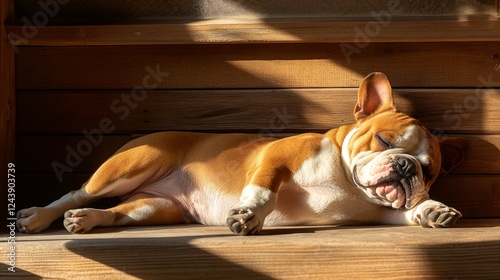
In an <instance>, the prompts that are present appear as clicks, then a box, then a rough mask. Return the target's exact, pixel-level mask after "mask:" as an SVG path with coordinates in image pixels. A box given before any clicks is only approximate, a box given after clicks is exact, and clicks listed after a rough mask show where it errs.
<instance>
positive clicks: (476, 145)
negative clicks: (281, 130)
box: [16, 131, 500, 187]
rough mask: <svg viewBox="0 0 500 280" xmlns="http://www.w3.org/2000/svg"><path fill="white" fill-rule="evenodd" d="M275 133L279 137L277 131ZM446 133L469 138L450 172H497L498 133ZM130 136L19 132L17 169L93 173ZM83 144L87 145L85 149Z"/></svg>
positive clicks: (499, 157) (499, 164)
mask: <svg viewBox="0 0 500 280" xmlns="http://www.w3.org/2000/svg"><path fill="white" fill-rule="evenodd" d="M275 136H277V137H281V134H277V135H275ZM450 136H453V137H462V138H464V139H466V140H467V141H469V147H468V150H467V152H466V157H465V159H464V161H463V162H462V163H461V164H460V165H459V166H458V167H457V168H456V169H454V170H453V171H452V173H454V174H499V173H500V135H450ZM131 139H132V137H131V136H126V135H103V136H100V135H99V133H98V132H97V131H93V132H92V133H89V134H88V135H83V134H82V135H81V136H77V135H75V136H73V135H19V136H18V137H17V139H16V141H17V143H16V144H17V146H18V150H17V157H16V158H17V160H16V164H17V169H18V170H19V171H20V172H30V173H47V172H48V173H50V172H54V167H53V165H54V164H62V165H65V166H67V167H68V168H70V169H72V173H73V172H74V173H88V172H94V171H95V170H97V168H98V167H99V166H100V165H101V164H102V163H103V162H104V161H105V160H106V159H107V158H108V157H109V156H111V155H112V154H113V153H115V152H116V151H117V150H118V149H119V148H120V147H121V146H122V145H124V144H125V143H127V142H128V141H130V140H131ZM94 143H95V144H94ZM86 147H90V149H89V150H88V152H87V150H86V149H87V148H86ZM73 165H74V167H72V166H73ZM499 187H500V186H499Z"/></svg>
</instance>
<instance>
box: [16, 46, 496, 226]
mask: <svg viewBox="0 0 500 280" xmlns="http://www.w3.org/2000/svg"><path fill="white" fill-rule="evenodd" d="M372 71H383V72H385V73H386V74H387V75H388V77H389V79H390V80H391V83H392V85H393V87H394V88H395V92H396V105H397V106H398V108H399V109H400V110H401V111H404V112H406V113H408V114H410V115H413V116H414V117H417V118H419V119H420V120H421V121H422V122H423V123H424V124H426V125H427V126H429V127H430V128H431V130H433V132H435V133H436V134H443V133H445V134H447V135H452V136H460V137H465V138H467V139H469V140H470V148H469V151H468V153H467V156H466V158H465V160H464V162H463V164H462V165H461V166H460V167H459V168H458V169H456V170H455V171H454V172H453V173H452V174H450V175H448V176H446V177H443V178H440V179H439V180H438V181H437V182H436V184H435V186H434V188H433V189H432V192H431V195H432V196H433V197H434V198H436V199H439V200H441V201H443V202H445V203H449V204H450V205H452V206H455V207H456V208H458V209H460V210H461V211H462V212H463V214H464V215H465V216H466V217H500V175H499V174H500V152H499V147H500V109H499V108H500V42H474V43H451V42H449V43H446V42H443V43H371V44H368V45H367V46H366V47H364V48H363V49H360V51H359V53H354V54H352V55H351V56H350V57H349V59H347V58H346V56H345V55H344V53H343V52H342V47H341V44H337V43H331V44H318V43H303V44H224V45H222V44H221V45H218V44H211V45H203V44H201V45H182V46H181V45H165V46H87V47H32V46H28V47H21V48H20V51H19V53H18V54H17V56H16V77H17V78H16V87H17V99H18V100H17V102H18V123H17V163H18V170H19V173H21V174H22V175H20V176H19V179H18V181H19V183H18V184H19V192H20V194H19V195H20V196H22V200H21V199H20V200H19V201H20V202H21V201H22V203H21V204H22V205H20V207H21V206H22V207H25V206H32V205H40V206H41V205H43V204H46V203H48V202H50V201H51V200H54V199H55V198H57V197H58V196H60V195H62V194H64V193H65V192H67V191H69V190H71V189H74V188H78V187H79V186H80V185H81V184H82V183H83V182H84V181H85V180H86V179H87V177H88V175H89V174H90V173H91V172H92V171H93V170H95V169H96V168H97V167H98V166H99V164H101V163H102V162H103V161H104V160H105V159H106V158H107V157H108V156H109V155H111V154H112V153H113V152H114V151H115V150H116V149H118V148H119V147H120V146H121V145H122V144H124V143H125V142H127V141H128V140H130V139H131V138H132V137H134V136H136V135H140V134H145V133H150V132H155V131H163V130H182V131H204V132H246V133H260V134H263V135H269V136H278V137H279V136H282V135H284V134H293V133H300V132H305V131H317V132H323V131H326V130H327V129H329V128H332V127H335V126H338V125H342V124H347V123H350V122H352V121H353V117H352V108H353V106H354V103H355V100H356V88H357V86H358V84H359V82H360V81H361V79H362V78H363V77H364V76H365V75H367V74H368V73H370V72H372ZM54 166H57V167H58V169H59V170H61V168H62V169H64V171H65V172H64V174H62V173H60V174H59V175H57V174H56V172H54Z"/></svg>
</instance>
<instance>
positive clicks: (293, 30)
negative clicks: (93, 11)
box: [8, 15, 500, 46]
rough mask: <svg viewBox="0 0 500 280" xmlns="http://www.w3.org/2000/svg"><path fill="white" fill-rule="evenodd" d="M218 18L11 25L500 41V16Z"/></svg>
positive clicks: (202, 39)
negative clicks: (99, 23) (470, 17)
mask: <svg viewBox="0 0 500 280" xmlns="http://www.w3.org/2000/svg"><path fill="white" fill-rule="evenodd" d="M343 20H344V21H342V19H339V18H337V19H328V18H320V19H303V18H300V19H274V20H273V19H269V20H266V19H237V18H234V19H213V20H198V21H196V20H194V21H189V20H187V21H186V20H185V21H181V22H167V23H161V24H155V23H150V24H147V23H146V24H144V23H143V24H141V23H139V24H133V23H132V24H130V23H129V24H118V25H114V24H108V25H95V24H94V25H85V24H84V25H62V24H60V25H55V26H50V25H49V26H34V27H32V28H34V29H36V36H30V35H31V34H32V32H33V31H30V32H28V31H26V30H27V28H26V27H25V25H10V26H8V32H10V33H12V34H17V35H18V36H15V37H13V38H14V39H13V40H12V41H11V42H12V43H13V44H14V45H19V46H88V45H92V46H95V45H157V44H196V43H204V44H206V43H297V42H322V43H326V42H327V43H333V42H335V43H339V42H351V43H354V42H356V43H359V45H362V44H364V43H370V42H372V43H373V42H471V41H482V42H484V41H499V40H500V20H498V19H496V18H494V17H491V16H488V17H482V18H479V19H471V20H468V19H456V18H441V19H440V18H439V17H434V18H423V17H417V18H415V19H413V18H411V17H410V18H399V19H395V18H394V19H393V18H392V16H391V15H389V18H387V15H383V16H380V15H379V19H377V18H373V17H368V18H363V19H356V18H352V19H347V20H346V19H345V18H344V19H343Z"/></svg>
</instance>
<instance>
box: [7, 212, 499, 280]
mask: <svg viewBox="0 0 500 280" xmlns="http://www.w3.org/2000/svg"><path fill="white" fill-rule="evenodd" d="M499 226H500V223H499V221H498V220H481V221H475V220H461V221H460V222H459V223H458V224H457V226H456V227H455V228H451V229H425V228H421V227H416V226H415V227H393V226H369V227H282V228H268V229H266V230H264V232H263V234H262V235H259V236H246V237H241V236H236V235H234V234H232V233H230V232H229V230H228V229H227V228H225V227H204V226H196V225H187V226H168V227H142V228H115V229H110V228H103V229H96V230H94V233H90V234H85V235H71V234H68V233H67V232H65V231H64V230H52V231H49V232H47V233H44V234H39V235H20V236H19V237H18V243H17V252H18V255H19V258H18V261H17V269H18V270H19V272H18V273H17V274H16V276H18V277H29V276H31V277H41V278H64V279H117V278H120V279H138V278H140V279H165V278H166V277H168V278H169V279H223V278H229V279H233V278H235V277H236V276H237V277H238V279H290V278H293V279H312V278H313V279H337V278H338V279H346V278H363V279H367V278H379V279H380V278H384V279H401V278H402V277H403V278H419V279H422V278H440V279H444V278H468V279H472V278H473V279H483V278H484V279H491V278H495V277H497V276H498V274H499V273H500V267H499V266H498V263H499V262H500V251H499V249H498V248H499V247H500V234H499V230H498V229H499ZM2 262H5V261H3V260H2ZM409 264H411V265H409ZM4 265H6V264H4ZM7 273H10V272H8V271H7V270H5V269H2V270H1V271H0V276H2V277H6V276H10V275H9V274H7Z"/></svg>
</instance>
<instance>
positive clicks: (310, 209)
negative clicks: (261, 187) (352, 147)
mask: <svg viewBox="0 0 500 280" xmlns="http://www.w3.org/2000/svg"><path fill="white" fill-rule="evenodd" d="M351 185H352V183H350V181H349V180H348V179H347V175H346V173H345V171H344V168H343V163H342V160H341V157H340V151H339V150H338V149H337V148H336V147H335V146H334V145H333V144H332V143H331V141H330V140H329V139H327V138H324V139H323V140H322V142H321V148H320V150H319V151H318V152H317V153H316V154H315V155H313V156H312V157H310V158H308V159H307V160H305V161H304V163H303V164H302V165H301V166H300V168H299V169H298V170H297V171H296V172H295V173H294V175H293V177H292V182H290V183H288V184H285V185H283V186H282V189H281V191H280V193H279V195H278V205H277V208H276V209H277V211H275V212H274V213H272V214H271V215H269V216H268V219H267V220H266V224H271V225H279V224H324V223H333V222H335V221H339V220H340V221H341V220H344V219H346V217H345V214H344V212H348V211H349V208H350V207H352V205H353V201H352V199H353V198H354V199H355V198H356V197H358V196H359V195H358V194H357V192H356V191H355V190H354V193H353V190H352V189H351V188H350V187H349V186H351ZM344 210H347V211H344Z"/></svg>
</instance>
